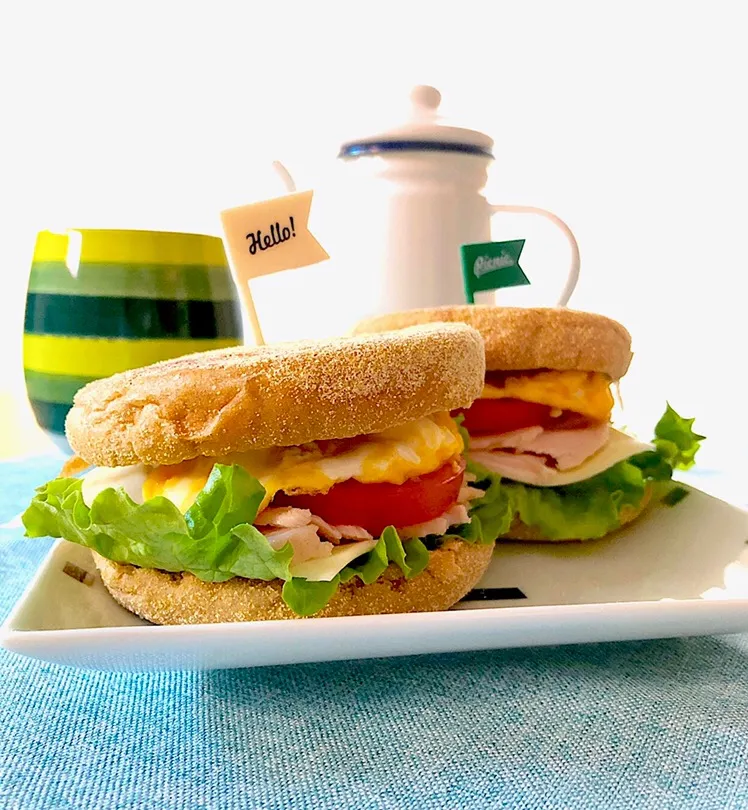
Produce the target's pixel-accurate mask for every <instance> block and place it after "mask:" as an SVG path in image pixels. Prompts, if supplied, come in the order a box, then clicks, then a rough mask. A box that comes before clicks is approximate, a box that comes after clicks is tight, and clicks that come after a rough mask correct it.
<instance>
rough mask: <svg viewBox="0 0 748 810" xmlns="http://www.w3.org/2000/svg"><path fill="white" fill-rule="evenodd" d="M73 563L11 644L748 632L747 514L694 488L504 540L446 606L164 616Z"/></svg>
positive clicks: (35, 649) (194, 649)
mask: <svg viewBox="0 0 748 810" xmlns="http://www.w3.org/2000/svg"><path fill="white" fill-rule="evenodd" d="M67 562H72V563H74V564H76V565H78V566H80V567H82V568H85V569H86V570H88V571H91V572H95V568H94V566H93V563H92V560H91V557H90V554H89V552H88V550H87V549H85V548H82V547H80V546H76V545H73V544H71V543H68V542H66V541H60V542H58V543H57V544H56V545H55V546H54V547H53V548H52V550H51V551H50V553H49V555H48V556H47V558H46V560H45V561H44V563H43V564H42V566H41V568H40V570H39V571H38V573H37V575H36V577H35V578H34V580H33V581H32V582H31V584H30V585H29V587H28V588H27V590H26V592H25V593H24V595H23V596H22V597H21V599H20V600H19V602H18V604H17V605H16V607H15V609H14V611H13V613H12V614H11V616H10V617H9V618H8V620H7V621H6V623H5V625H4V626H3V628H2V631H1V632H2V638H1V642H2V645H3V646H4V647H5V648H6V649H8V650H11V651H13V652H16V653H20V654H22V655H27V656H30V657H32V658H39V659H42V660H44V661H51V662H53V663H57V664H67V665H72V666H79V667H86V668H91V669H103V670H116V671H127V670H129V671H144V670H165V669H225V668H230V667H251V666H264V665H270V664H293V663H303V662H310V661H333V660H343V659H349V658H375V657H382V656H396V655H415V654H420V653H436V652H457V651H463V650H478V649H494V648H502V647H525V646H536V645H545V644H571V643H579V642H596V641H618V640H626V639H644V638H664V637H672V636H687V635H706V634H713V633H737V632H742V631H748V512H745V511H744V510H742V509H739V508H737V507H735V506H731V505H730V504H727V503H724V502H723V501H720V500H717V499H716V498H713V497H711V496H709V495H706V494H705V493H703V492H700V491H698V490H694V489H692V490H691V494H690V496H689V497H688V498H686V499H685V500H684V501H683V502H681V503H680V504H678V505H677V506H676V507H674V508H669V507H665V506H657V507H654V508H653V509H651V510H650V511H649V513H648V514H646V515H645V516H643V517H642V518H641V519H640V520H639V521H638V522H636V523H634V524H633V525H631V526H629V527H627V528H625V529H624V530H622V531H620V532H618V533H616V534H615V535H614V536H612V537H609V538H606V539H603V540H599V541H594V542H587V543H571V544H565V543H562V544H556V545H554V544H523V543H506V544H501V545H499V546H498V547H497V550H496V553H495V556H494V560H493V562H492V563H491V566H490V568H489V569H488V571H487V573H486V575H485V577H484V578H483V580H482V581H481V582H480V583H479V585H478V586H477V587H478V588H479V589H482V593H478V594H477V595H480V596H481V597H482V598H481V599H477V600H476V599H473V600H470V601H464V602H462V603H461V604H460V605H459V606H457V608H456V609H454V610H451V611H447V612H443V613H412V614H402V615H390V616H352V617H348V618H340V619H299V620H294V621H273V622H248V623H239V624H214V625H185V626H175V627H156V626H154V625H150V624H148V623H147V622H144V621H142V620H140V619H138V618H137V617H136V616H134V615H132V614H130V613H128V612H127V611H126V610H124V609H123V608H121V607H120V606H119V605H117V604H116V603H115V602H114V600H113V599H112V598H111V597H110V596H109V594H108V593H107V591H106V590H105V588H104V586H103V584H102V583H101V581H100V580H99V578H98V576H97V577H96V579H95V581H94V583H93V585H91V586H88V585H84V584H82V583H80V582H78V581H77V580H75V579H73V578H71V577H69V576H68V575H66V574H64V573H63V570H62V569H63V567H64V565H65V563H67ZM473 593H474V594H476V593H477V592H473ZM487 597H488V598H487ZM491 597H494V598H491ZM495 597H499V598H495Z"/></svg>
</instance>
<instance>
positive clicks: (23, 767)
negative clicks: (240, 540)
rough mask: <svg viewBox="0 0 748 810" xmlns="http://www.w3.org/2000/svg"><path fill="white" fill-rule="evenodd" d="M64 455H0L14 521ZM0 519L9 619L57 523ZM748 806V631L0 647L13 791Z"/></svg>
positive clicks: (228, 805)
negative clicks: (155, 668) (257, 664)
mask: <svg viewBox="0 0 748 810" xmlns="http://www.w3.org/2000/svg"><path fill="white" fill-rule="evenodd" d="M59 466H60V459H59V458H54V459H50V458H46V459H35V460H33V461H31V462H29V461H27V462H25V463H18V464H0V475H1V476H2V477H1V479H0V480H1V481H2V486H1V487H0V523H2V522H4V521H7V520H9V519H11V518H13V517H14V516H15V515H16V514H17V513H18V512H19V511H20V510H21V509H22V508H23V506H24V505H25V503H26V501H27V500H28V497H29V495H30V493H31V492H32V490H33V487H34V486H35V485H36V484H38V483H40V482H43V481H45V480H47V478H50V477H53V476H54V475H55V474H56V473H57V471H58V470H59ZM21 535H22V530H20V529H13V528H10V529H3V530H2V531H1V532H0V567H1V570H0V618H4V617H5V616H6V615H7V613H8V612H9V611H10V609H11V607H12V605H13V603H14V602H15V600H16V599H17V598H18V596H19V595H20V593H21V591H22V589H23V587H24V585H25V584H26V582H27V581H28V580H29V578H30V577H31V575H32V574H33V572H34V569H35V568H36V566H37V565H38V563H39V562H40V561H41V559H42V558H43V556H44V554H45V553H46V551H47V549H48V548H49V545H50V542H49V541H44V540H25V539H22V536H21ZM286 807H287V808H299V810H304V809H305V808H309V809H310V810H311V809H312V808H314V810H321V808H362V809H365V808H406V809H407V810H411V808H412V810H429V809H430V808H455V809H456V810H463V809H465V810H467V809H471V808H528V809H531V808H572V807H573V808H577V807H579V808H606V810H613V809H614V808H657V810H665V809H666V808H684V807H685V808H691V807H693V808H697V807H698V808H714V810H725V808H748V636H725V637H721V638H695V639H679V640H667V641H656V642H637V643H626V644H596V645H587V646H572V647H558V648H550V649H549V648H545V649H530V650H512V651H493V652H480V653H471V654H459V655H439V656H423V657H418V658H401V659H392V660H374V661H355V662H347V663H337V664H312V665H304V666H296V667H293V666H289V667H273V668H267V669H254V670H233V671H223V672H210V673H183V674H179V673H166V674H151V675H114V674H106V673H91V672H83V671H77V670H74V669H67V668H60V667H56V666H52V665H48V664H43V663H39V662H35V661H32V660H29V659H25V658H21V657H17V656H13V655H11V654H9V653H6V652H4V651H0V808H2V810H36V809H37V808H45V810H46V808H50V810H51V809H52V808H71V810H72V809H73V808H74V809H75V810H88V808H107V810H109V808H123V809H124V808H127V809H128V810H135V808H138V810H144V809H145V808H158V810H170V809H171V808H180V810H181V809H182V808H184V810H192V808H204V809H205V810H208V809H209V808H210V809H211V810H212V809H213V808H215V809H216V810H238V809H239V808H241V809H242V810H244V809H245V808H286Z"/></svg>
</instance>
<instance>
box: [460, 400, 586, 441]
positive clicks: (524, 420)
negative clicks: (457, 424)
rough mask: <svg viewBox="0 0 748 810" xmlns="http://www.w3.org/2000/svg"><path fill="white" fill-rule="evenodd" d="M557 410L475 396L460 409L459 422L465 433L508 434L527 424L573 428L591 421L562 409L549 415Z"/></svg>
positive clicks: (583, 425) (521, 401)
mask: <svg viewBox="0 0 748 810" xmlns="http://www.w3.org/2000/svg"><path fill="white" fill-rule="evenodd" d="M553 410H557V409H554V408H551V406H550V405H538V404H537V403H536V402H525V401H524V400H521V399H511V398H507V399H476V400H475V402H474V403H473V404H472V405H471V406H470V407H469V408H468V409H467V410H461V411H458V412H457V413H461V414H463V415H464V417H465V421H464V422H463V423H462V425H463V427H464V428H465V430H467V432H468V433H472V434H474V435H476V436H479V435H486V434H494V433H510V432H511V431H513V430H522V429H523V428H528V427H536V426H539V427H542V428H546V429H548V430H551V429H556V430H561V429H563V430H576V429H578V428H585V427H589V426H590V425H591V424H593V422H592V420H591V419H588V418H587V417H586V416H582V414H579V413H574V412H573V411H563V412H562V413H561V415H560V416H551V411H553Z"/></svg>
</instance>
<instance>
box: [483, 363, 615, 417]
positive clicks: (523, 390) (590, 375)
mask: <svg viewBox="0 0 748 810" xmlns="http://www.w3.org/2000/svg"><path fill="white" fill-rule="evenodd" d="M508 398H511V399H522V400H524V401H525V402H537V403H538V404H540V405H550V406H551V407H552V408H560V409H561V410H564V411H574V412H575V413H581V414H584V415H585V416H589V417H590V418H591V419H595V420H598V421H601V422H607V421H608V419H610V413H611V411H612V410H613V394H612V393H611V391H610V378H609V377H607V376H606V375H605V374H598V373H596V372H592V371H589V372H588V371H541V372H538V373H537V374H531V375H526V376H523V375H522V374H521V373H519V372H518V376H516V377H507V379H506V381H505V383H504V385H503V386H501V387H498V386H495V385H491V384H490V383H488V382H487V383H486V384H485V386H484V388H483V393H482V394H481V399H508Z"/></svg>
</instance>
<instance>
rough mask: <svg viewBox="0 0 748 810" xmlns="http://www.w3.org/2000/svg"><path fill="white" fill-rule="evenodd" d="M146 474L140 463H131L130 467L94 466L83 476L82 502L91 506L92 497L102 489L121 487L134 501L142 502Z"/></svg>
mask: <svg viewBox="0 0 748 810" xmlns="http://www.w3.org/2000/svg"><path fill="white" fill-rule="evenodd" d="M146 474H147V473H146V469H145V467H143V466H142V465H141V464H133V465H132V466H131V467H94V468H93V470H91V471H90V472H88V473H86V475H84V476H83V487H82V488H81V491H82V493H83V502H84V503H85V504H86V506H91V504H92V503H93V499H94V498H95V497H96V496H97V495H98V494H99V493H100V492H102V491H103V490H105V489H117V487H122V488H123V489H124V490H125V492H126V493H127V494H128V495H129V496H130V497H131V498H132V499H133V500H134V501H135V503H143V484H144V483H145V478H146Z"/></svg>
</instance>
